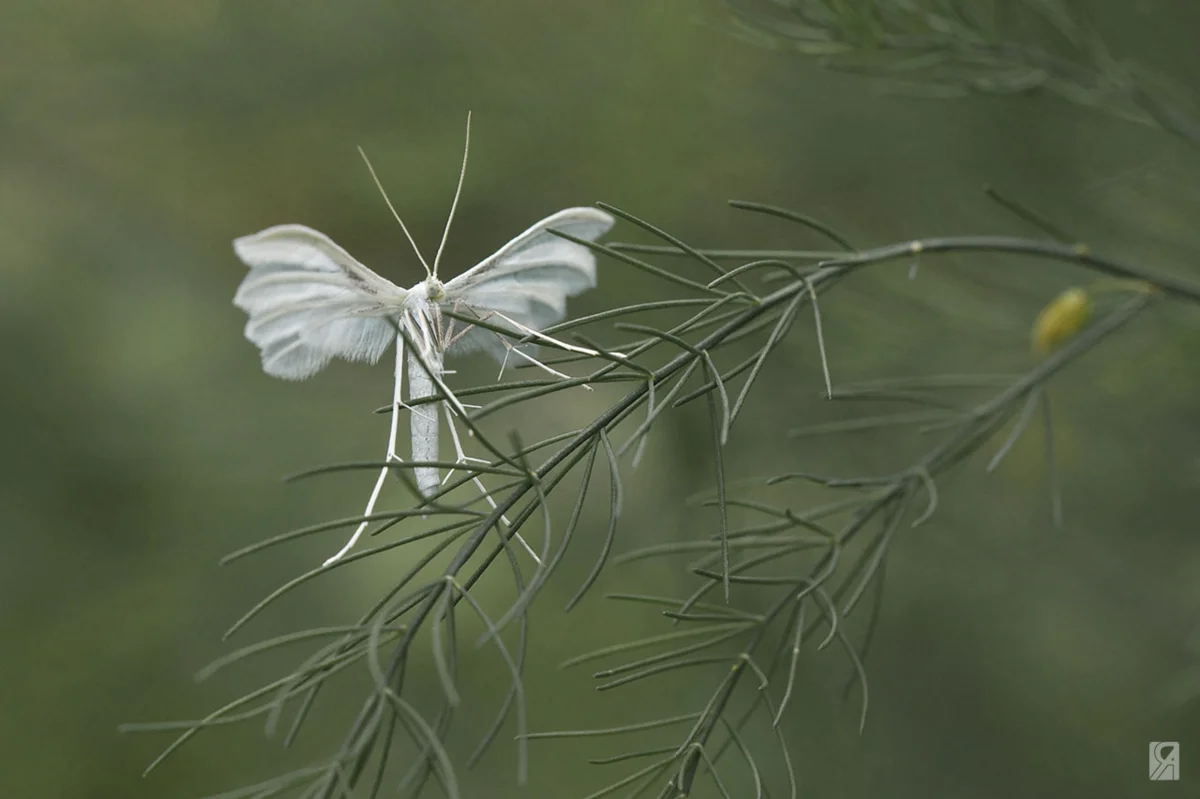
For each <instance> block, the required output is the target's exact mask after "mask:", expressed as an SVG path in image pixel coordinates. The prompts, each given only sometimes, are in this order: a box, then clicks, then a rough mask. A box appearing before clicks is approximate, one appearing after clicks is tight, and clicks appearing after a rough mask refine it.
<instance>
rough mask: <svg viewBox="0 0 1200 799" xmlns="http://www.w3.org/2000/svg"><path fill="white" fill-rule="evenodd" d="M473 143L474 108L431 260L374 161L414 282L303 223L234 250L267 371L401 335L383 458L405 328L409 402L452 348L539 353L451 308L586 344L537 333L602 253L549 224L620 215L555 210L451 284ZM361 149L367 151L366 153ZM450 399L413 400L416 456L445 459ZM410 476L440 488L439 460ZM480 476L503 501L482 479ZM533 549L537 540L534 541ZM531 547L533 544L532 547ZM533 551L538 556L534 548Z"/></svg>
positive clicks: (584, 282) (251, 333)
mask: <svg viewBox="0 0 1200 799" xmlns="http://www.w3.org/2000/svg"><path fill="white" fill-rule="evenodd" d="M470 141H471V117H470V115H469V114H468V115H467V145H466V147H464V151H463V164H462V171H461V172H460V174H459V178H458V188H457V189H456V190H455V193H454V202H453V203H452V204H451V207H450V215H449V218H448V219H447V220H446V227H445V230H444V231H443V233H442V241H441V244H440V245H439V247H438V251H437V255H436V256H435V257H434V260H433V266H432V268H431V267H430V266H429V264H428V262H427V261H426V260H425V259H424V258H423V257H422V256H421V253H420V250H418V249H417V245H416V243H415V242H414V241H413V238H412V236H411V235H410V234H409V232H408V228H407V227H405V225H404V222H403V221H402V220H401V219H400V216H399V214H397V213H396V211H395V208H394V207H392V204H391V201H390V200H388V199H387V194H386V193H385V192H383V186H382V185H381V184H380V183H379V180H378V178H377V177H376V176H375V171H374V170H373V169H371V164H370V162H369V161H368V162H367V168H368V169H369V170H370V171H371V177H372V178H373V179H374V180H375V183H376V185H378V186H379V190H380V192H381V193H384V200H385V202H387V205H388V208H389V209H391V211H392V214H393V216H395V217H396V221H397V222H399V223H400V227H401V228H402V229H403V230H404V235H405V236H406V237H407V238H408V241H409V243H410V244H411V245H412V248H413V250H414V251H416V253H417V258H418V259H419V260H420V261H421V264H422V266H424V267H425V275H426V277H425V279H424V280H423V281H421V282H420V283H418V284H417V285H415V286H413V287H412V288H410V289H402V288H400V287H399V286H397V285H395V284H394V283H392V282H391V281H389V280H387V279H386V278H383V277H380V276H379V275H377V274H376V273H375V272H373V271H371V270H370V269H368V268H367V267H366V266H364V265H363V264H361V263H359V262H358V261H357V260H355V259H354V258H353V257H352V256H351V255H350V254H349V253H348V252H346V251H345V250H343V249H342V248H341V247H339V246H338V245H337V244H335V243H334V242H333V241H332V240H331V239H330V238H329V237H328V236H325V235H324V234H323V233H319V232H318V231H316V230H313V229H312V228H309V227H305V226H304V225H277V226H275V227H270V228H267V229H266V230H263V231H260V232H258V233H255V234H253V235H250V236H243V237H242V238H239V239H236V240H235V241H234V242H233V249H234V252H236V253H237V256H238V257H239V258H240V259H241V260H242V261H244V262H245V263H246V265H247V266H248V267H250V272H249V274H247V275H246V277H245V279H243V280H242V284H241V286H239V287H238V290H237V294H236V295H235V296H234V300H233V302H234V304H235V305H236V306H237V307H239V308H241V309H242V310H244V311H245V312H246V313H247V314H248V315H249V320H248V321H247V323H246V338H247V339H249V340H250V341H251V342H252V343H253V344H255V345H256V346H257V347H258V348H259V349H260V350H261V351H262V365H263V370H264V371H265V372H266V373H267V374H269V375H272V376H274V377H280V378H283V379H285V380H303V379H305V378H308V377H311V376H312V375H314V374H316V373H317V372H319V371H320V370H321V369H323V368H324V367H325V365H326V364H328V363H329V362H330V361H331V360H333V359H334V358H343V359H345V360H347V361H365V362H368V363H375V362H377V361H378V360H379V359H380V357H382V356H383V353H384V352H385V351H386V350H387V348H388V347H389V346H390V345H391V344H392V342H393V341H394V342H395V344H396V367H395V378H396V382H395V389H394V392H393V396H392V424H391V433H390V437H389V440H388V448H387V457H386V460H387V461H388V462H389V463H390V462H395V461H400V460H401V459H400V458H399V456H398V455H397V454H396V432H397V423H398V417H399V412H400V408H401V407H408V406H407V405H406V404H405V403H404V402H403V399H402V388H401V384H402V376H403V373H404V366H405V362H406V359H405V351H404V349H405V346H404V345H405V338H404V335H402V334H401V333H400V332H399V331H400V330H403V331H404V333H406V334H407V336H408V339H409V340H410V341H412V342H413V345H414V347H415V348H416V349H417V350H418V351H419V355H420V357H419V358H418V357H417V352H409V353H408V358H407V366H408V385H409V388H408V399H409V400H410V402H411V401H413V400H418V399H425V398H428V397H430V396H433V395H435V394H437V393H438V392H437V389H436V384H437V383H439V382H441V376H442V375H443V374H445V370H444V366H443V364H444V358H445V356H446V355H447V354H450V355H454V354H458V353H461V352H468V351H471V350H483V351H485V352H488V353H489V354H491V355H492V356H494V357H495V358H496V359H497V360H499V361H501V363H504V362H505V361H506V359H507V358H508V357H509V355H510V354H511V353H515V354H517V355H519V356H521V357H523V358H526V359H527V360H530V361H533V358H532V357H531V356H530V355H528V354H527V353H525V352H523V351H522V349H521V348H518V347H514V345H513V344H511V343H510V342H509V341H508V340H507V339H506V338H505V337H503V336H501V335H500V334H498V333H496V332H494V331H492V330H488V329H486V328H483V327H479V326H474V325H465V326H464V324H463V323H462V322H458V325H459V327H460V328H465V329H459V330H455V329H454V325H455V322H456V320H454V319H451V318H449V317H446V316H443V314H442V309H443V308H446V309H448V310H451V311H453V312H455V313H457V314H458V315H460V316H462V315H467V316H474V317H476V318H478V319H480V320H481V321H486V322H487V323H488V324H490V325H492V326H494V327H499V328H501V329H504V330H508V331H511V332H512V334H513V335H514V337H517V338H527V339H528V338H533V339H541V340H545V341H551V342H554V343H555V344H557V345H559V346H562V347H565V348H567V349H570V350H572V351H577V352H589V353H590V351H589V350H584V349H583V348H580V347H575V346H572V345H567V344H563V343H562V342H556V341H554V339H550V338H549V337H547V336H545V335H541V334H540V333H539V331H541V330H542V329H543V328H545V327H547V326H549V325H552V324H554V323H556V322H558V321H561V320H562V319H563V318H564V317H565V316H566V299H567V297H571V296H574V295H576V294H579V293H580V292H583V291H586V290H587V289H590V288H592V287H594V286H595V285H596V258H595V255H594V254H593V253H592V252H591V251H590V250H589V249H588V248H587V247H584V246H583V245H581V244H577V243H575V242H572V241H568V240H566V239H564V238H560V237H558V236H556V235H554V233H551V232H550V231H552V230H556V231H562V232H563V233H567V234H569V235H571V236H574V237H576V238H579V239H583V240H585V241H594V240H595V239H598V238H599V237H600V236H602V235H604V234H605V233H606V232H607V231H608V229H609V228H610V227H612V224H613V218H612V217H611V216H609V215H608V214H607V213H605V212H603V211H601V210H598V209H595V208H567V209H565V210H563V211H559V212H558V213H556V214H553V215H551V216H549V217H547V218H545V219H543V220H542V221H540V222H538V223H537V224H535V225H533V227H531V228H529V229H528V230H526V231H525V232H524V233H522V234H521V235H519V236H517V237H516V238H514V239H513V240H512V241H510V242H508V243H507V244H505V245H504V246H503V247H501V248H500V249H499V250H497V251H496V253H495V254H493V255H492V256H490V257H489V258H487V259H485V260H484V261H483V262H482V263H480V264H478V265H476V266H474V267H472V268H471V269H469V270H467V271H466V272H464V273H462V274H461V275H459V276H458V277H456V278H453V279H452V280H450V281H448V282H446V283H442V281H441V280H439V279H438V263H439V261H440V260H441V256H442V250H443V248H444V247H445V245H446V237H447V235H448V234H449V232H450V223H451V222H452V221H453V219H454V210H455V208H456V207H457V205H458V197H459V194H460V193H461V191H462V184H463V178H464V176H465V175H466V169H467V155H468V153H469V151H470ZM360 152H361V150H360ZM363 159H364V160H366V155H365V154H364V155H363ZM593 354H594V353H593ZM422 361H423V362H424V364H425V365H426V366H428V371H426V369H425V367H424V366H422ZM533 362H534V363H537V362H536V361H533ZM539 365H540V364H539ZM543 368H547V367H543ZM550 371H553V370H550ZM555 374H558V373H555ZM442 385H443V387H444V384H442ZM442 404H443V403H442V402H433V403H423V404H421V405H418V406H415V407H411V408H409V410H410V414H411V418H410V433H411V442H412V447H411V456H412V460H413V461H415V462H420V461H436V460H438V453H439V449H438V433H439V414H438V409H439V407H440V406H441V405H442ZM446 406H447V421H448V423H449V428H450V432H451V438H452V440H453V442H454V446H455V450H456V452H457V461H456V462H458V463H462V462H465V461H466V460H467V457H466V455H465V454H464V453H463V451H462V446H461V443H460V441H459V438H458V434H457V433H456V432H455V428H454V415H456V414H463V413H464V410H463V406H462V404H461V403H459V402H458V401H457V400H456V399H454V397H453V395H452V394H449V393H448V392H447V400H446ZM388 471H389V467H388V466H384V468H383V469H382V470H381V471H380V474H379V478H378V480H376V483H375V489H374V490H373V491H372V492H371V497H370V500H369V501H368V503H367V507H366V510H365V511H364V512H363V516H364V517H367V516H370V514H371V511H372V510H373V508H374V507H375V502H376V500H377V499H378V497H379V491H380V489H381V488H382V486H383V482H384V479H385V478H386V476H387V473H388ZM413 477H414V480H415V482H416V484H417V487H418V488H419V489H420V491H421V493H422V494H423V495H424V496H426V497H430V496H432V495H434V494H435V493H437V491H438V489H439V488H440V486H441V480H440V479H439V473H438V468H437V467H436V466H416V467H413ZM447 477H449V475H447ZM475 483H476V485H477V486H478V487H479V489H480V490H481V491H482V492H483V493H484V496H485V497H486V498H487V500H488V502H489V503H491V504H492V506H493V507H495V503H494V502H493V501H492V499H491V497H490V496H488V495H487V491H486V490H485V489H484V487H483V484H482V482H480V480H479V478H478V477H476V478H475ZM366 526H367V521H366V519H365V518H364V520H363V521H362V522H361V523H360V525H359V526H358V529H357V530H355V532H354V534H353V535H352V536H351V538H350V540H349V541H348V542H347V543H346V545H345V546H344V547H343V548H342V549H341V550H340V551H338V552H337V553H336V554H335V555H334V556H333V557H331V558H329V559H328V560H327V561H325V565H326V566H328V565H330V564H332V563H334V562H335V561H337V560H338V559H339V558H341V557H342V556H343V555H344V554H345V553H346V552H348V551H349V550H350V548H351V547H353V546H354V544H355V542H356V541H357V540H358V538H359V536H360V535H362V532H363V530H364V529H365V528H366ZM522 543H524V541H522ZM526 549H529V547H528V545H526ZM530 554H533V553H532V550H530ZM534 557H535V559H536V555H535V556H534Z"/></svg>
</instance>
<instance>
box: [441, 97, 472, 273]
mask: <svg viewBox="0 0 1200 799" xmlns="http://www.w3.org/2000/svg"><path fill="white" fill-rule="evenodd" d="M470 152H471V112H470V111H468V112H467V141H466V143H465V144H464V145H463V162H462V171H461V172H459V173H458V188H456V189H455V190H454V202H452V203H450V216H449V217H448V218H447V219H446V228H445V230H443V231H442V243H441V244H439V245H438V249H437V255H435V256H433V277H435V278H436V277H437V268H438V262H440V261H441V260H442V250H443V249H445V247H446V238H447V237H448V236H449V235H450V223H451V222H453V221H454V211H455V209H456V208H458V197H459V195H461V194H462V187H463V179H464V178H465V177H466V176H467V155H468V154H469V153H470Z"/></svg>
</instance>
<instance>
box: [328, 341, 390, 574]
mask: <svg viewBox="0 0 1200 799" xmlns="http://www.w3.org/2000/svg"><path fill="white" fill-rule="evenodd" d="M395 375H396V382H395V385H394V386H393V389H392V429H391V432H390V433H389V434H388V446H387V455H385V456H384V461H385V462H387V463H391V462H392V461H399V460H401V458H400V456H398V455H397V454H396V432H397V429H398V427H399V423H400V407H401V405H402V404H403V403H402V402H401V396H402V394H401V389H402V384H403V379H404V337H403V336H401V335H397V336H396V372H395ZM389 470H390V467H389V466H386V465H385V466H384V467H383V468H382V469H380V470H379V479H378V480H376V481H375V488H374V489H372V490H371V498H370V499H368V500H367V507H366V509H365V510H363V516H364V517H367V516H370V515H371V511H373V510H374V509H375V502H376V501H377V500H378V499H379V492H380V490H381V489H382V488H383V481H384V480H385V479H386V478H387V474H388V471H389ZM368 524H370V521H369V520H368V519H366V518H364V519H363V520H362V522H361V523H360V524H359V525H358V529H357V530H355V531H354V535H352V536H350V540H349V541H347V542H346V545H345V546H344V547H342V548H341V549H339V550H338V551H337V554H335V555H334V556H333V557H331V558H329V559H328V560H326V561H325V564H324V565H326V566H328V565H330V564H332V563H336V562H337V561H339V560H341V558H342V556H343V555H345V554H346V553H347V552H349V551H350V549H351V547H353V546H354V545H355V543H357V542H358V537H359V536H361V535H362V533H363V530H365V529H367V525H368Z"/></svg>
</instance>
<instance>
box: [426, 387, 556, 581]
mask: <svg viewBox="0 0 1200 799" xmlns="http://www.w3.org/2000/svg"><path fill="white" fill-rule="evenodd" d="M446 422H447V426H448V427H449V428H450V440H451V441H453V442H454V454H455V461H456V462H457V463H460V464H465V463H467V462H468V461H478V460H480V459H479V458H471V457H468V456H467V453H466V452H464V451H463V447H462V440H461V439H460V438H459V437H458V428H457V427H455V426H454V413H453V412H452V411H451V410H450V404H449V403H446ZM453 473H454V470H453V469H452V470H450V472H449V474H447V475H446V478H445V479H446V480H449V479H450V475H451V474H453ZM471 481H472V482H473V483H475V487H476V488H478V489H479V493H480V494H482V495H483V498H484V499H485V500H487V503H488V504H489V505H491V506H492V510H495V509H496V500H494V499H492V495H491V493H489V492H488V490H487V488H486V487H485V486H484V485H483V481H482V480H480V479H479V476H478V475H476V476H475V477H473V478H471ZM443 482H445V480H443ZM500 520H501V521H502V522H504V524H505V526H506V527H509V526H511V522H509V521H508V517H506V516H503V515H501V516H500ZM515 537H516V539H517V542H518V543H519V544H520V545H521V546H523V547H525V551H526V552H528V553H529V557H531V558H533V562H534V563H537V564H539V565H540V564H541V562H542V559H541V558H539V557H538V554H537V553H536V552H534V551H533V548H532V547H530V546H529V544H528V543H527V542H526V541H525V539H524V538H522V537H521V534H520V533H516V534H515Z"/></svg>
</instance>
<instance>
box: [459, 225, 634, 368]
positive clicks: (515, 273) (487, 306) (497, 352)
mask: <svg viewBox="0 0 1200 799" xmlns="http://www.w3.org/2000/svg"><path fill="white" fill-rule="evenodd" d="M613 221H614V220H613V218H612V217H611V216H610V215H608V214H607V213H605V212H604V211H601V210H599V209H597V208H567V209H565V210H562V211H559V212H558V213H556V214H554V215H552V216H548V217H546V218H545V219H543V220H542V221H540V222H538V223H537V224H535V225H534V226H533V227H531V228H529V230H526V231H525V232H524V233H522V234H521V235H519V236H517V237H516V238H515V239H513V240H512V241H510V242H509V243H508V244H505V245H504V246H503V247H501V248H500V249H499V250H498V251H496V253H495V254H494V255H492V256H491V257H490V258H488V259H487V260H485V261H483V262H482V263H480V264H479V265H478V266H475V267H474V268H472V269H470V270H468V271H466V272H464V273H463V274H461V275H459V276H458V277H456V278H454V279H453V280H451V281H449V282H448V283H446V287H445V288H446V299H445V301H444V302H443V304H444V306H445V307H446V308H447V309H449V310H451V311H456V312H457V313H459V314H461V315H466V316H471V315H474V316H478V317H480V318H485V319H486V321H487V322H488V323H489V324H492V325H495V326H498V327H502V328H507V329H510V330H513V331H514V335H516V336H518V337H520V336H521V335H524V333H523V332H521V331H520V330H517V329H515V328H513V326H512V325H510V324H508V323H507V322H505V321H504V320H503V319H500V318H498V317H495V316H493V317H490V318H488V312H489V311H495V312H498V313H501V314H504V315H505V316H506V317H508V318H509V319H512V320H513V321H515V322H517V323H518V324H520V325H524V326H525V327H528V328H531V329H533V330H541V329H543V328H545V327H549V326H550V325H552V324H555V323H556V322H560V321H562V319H563V318H564V317H565V316H566V315H567V297H573V296H575V295H576V294H579V293H580V292H583V291H586V290H588V289H590V288H593V287H594V286H595V285H596V256H595V254H594V253H593V252H592V251H591V250H589V249H588V248H587V247H584V246H583V245H582V244H576V243H575V242H573V241H567V240H566V239H564V238H560V237H558V236H556V235H554V234H553V233H551V232H550V230H551V229H553V230H560V231H562V232H563V233H567V234H569V235H572V236H575V237H576V238H580V239H584V240H585V241H595V240H596V239H598V238H600V237H601V236H603V235H604V234H605V233H607V232H608V229H609V228H611V227H612V225H613ZM455 327H456V330H455V331H452V333H454V332H461V333H462V335H461V337H460V338H458V339H457V341H456V342H455V344H454V345H452V347H451V349H450V352H451V353H461V352H465V351H471V350H476V349H482V350H485V351H487V352H489V353H490V354H492V355H493V356H494V357H495V358H496V359H497V360H502V359H503V358H504V355H505V347H504V343H503V342H502V341H501V340H500V338H499V337H498V336H497V335H496V334H495V333H492V332H491V331H488V330H486V329H484V328H480V327H472V328H470V329H469V330H466V331H465V332H463V328H464V324H463V323H462V322H457V321H456V322H455Z"/></svg>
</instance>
